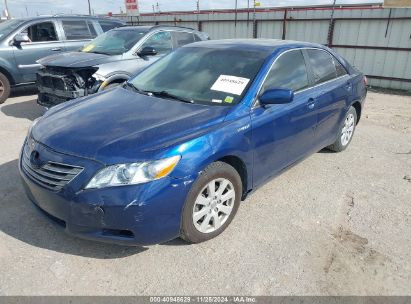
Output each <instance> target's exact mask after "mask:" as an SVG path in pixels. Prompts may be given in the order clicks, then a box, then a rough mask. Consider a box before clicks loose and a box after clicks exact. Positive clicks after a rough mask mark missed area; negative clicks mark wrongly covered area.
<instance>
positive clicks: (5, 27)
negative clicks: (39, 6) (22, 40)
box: [0, 19, 25, 39]
mask: <svg viewBox="0 0 411 304" xmlns="http://www.w3.org/2000/svg"><path fill="white" fill-rule="evenodd" d="M24 22H25V20H22V19H12V20H7V21H4V22H1V23H0V39H3V38H4V37H6V36H8V35H9V34H10V33H11V32H13V31H14V30H15V29H16V28H17V27H19V26H20V25H21V24H23V23H24Z"/></svg>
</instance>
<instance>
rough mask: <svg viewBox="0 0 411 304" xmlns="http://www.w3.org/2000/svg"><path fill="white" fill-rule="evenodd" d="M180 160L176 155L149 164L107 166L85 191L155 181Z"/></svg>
mask: <svg viewBox="0 0 411 304" xmlns="http://www.w3.org/2000/svg"><path fill="white" fill-rule="evenodd" d="M180 159H181V156H180V155H177V156H172V157H169V158H164V159H161V160H156V161H151V162H144V163H132V164H119V165H113V166H109V167H106V168H104V169H102V170H100V171H99V172H98V173H97V174H96V175H94V177H93V178H92V179H91V181H90V182H89V183H88V184H87V186H86V189H92V188H104V187H113V186H124V185H135V184H141V183H146V182H150V181H153V180H157V179H160V178H163V177H165V176H167V175H168V174H170V173H171V171H173V169H174V167H175V166H176V165H177V164H178V162H179V161H180Z"/></svg>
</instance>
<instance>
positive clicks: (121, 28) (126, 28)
mask: <svg viewBox="0 0 411 304" xmlns="http://www.w3.org/2000/svg"><path fill="white" fill-rule="evenodd" d="M130 29H131V30H133V29H145V30H147V31H150V30H154V29H181V30H189V31H193V32H197V30H195V29H193V28H189V27H184V26H173V25H126V26H122V27H119V28H116V30H120V31H121V30H130Z"/></svg>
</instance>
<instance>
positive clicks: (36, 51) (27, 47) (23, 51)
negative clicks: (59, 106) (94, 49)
mask: <svg viewBox="0 0 411 304" xmlns="http://www.w3.org/2000/svg"><path fill="white" fill-rule="evenodd" d="M20 33H22V34H27V35H28V36H29V38H30V42H25V43H21V44H20V45H18V46H17V45H14V46H13V53H14V57H15V60H16V64H17V68H18V71H19V74H20V76H21V80H22V81H21V82H23V83H24V82H34V81H35V80H36V72H37V71H38V69H39V68H40V66H41V65H40V64H38V63H36V61H37V60H39V59H41V58H43V57H46V56H49V55H53V54H56V53H59V52H61V51H63V50H64V43H63V41H62V40H63V39H62V38H63V37H61V35H60V32H59V31H58V24H57V22H56V21H55V20H41V21H37V22H32V23H30V24H29V25H28V26H26V27H25V28H23V29H22V30H21V31H20Z"/></svg>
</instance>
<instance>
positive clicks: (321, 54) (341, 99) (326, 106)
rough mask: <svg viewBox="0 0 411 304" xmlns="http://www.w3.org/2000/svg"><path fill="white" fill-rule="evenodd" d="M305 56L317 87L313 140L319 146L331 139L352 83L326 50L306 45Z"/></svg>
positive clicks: (337, 127) (339, 121) (337, 125)
mask: <svg viewBox="0 0 411 304" xmlns="http://www.w3.org/2000/svg"><path fill="white" fill-rule="evenodd" d="M305 52H306V58H307V61H308V64H309V67H310V70H311V73H312V78H313V85H314V86H315V89H316V91H317V94H318V95H317V100H316V108H317V113H318V123H317V128H316V134H315V141H316V142H317V143H318V145H319V148H322V146H324V145H327V144H328V143H329V142H330V141H333V139H335V136H336V134H337V132H338V129H339V125H340V123H341V119H342V117H343V115H344V114H345V111H344V108H345V107H346V104H347V99H348V98H349V95H350V94H352V83H351V81H350V77H349V76H348V74H347V71H346V70H345V68H344V67H343V66H342V65H341V63H339V62H338V60H337V59H336V58H334V56H332V55H331V54H330V53H329V52H327V51H326V50H321V49H307V50H305Z"/></svg>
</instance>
